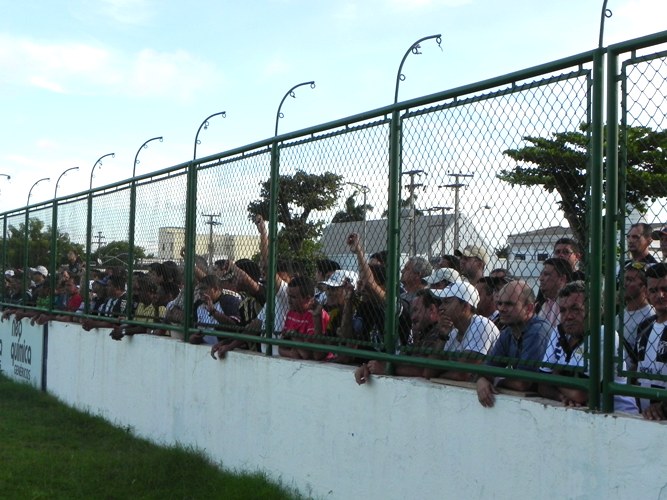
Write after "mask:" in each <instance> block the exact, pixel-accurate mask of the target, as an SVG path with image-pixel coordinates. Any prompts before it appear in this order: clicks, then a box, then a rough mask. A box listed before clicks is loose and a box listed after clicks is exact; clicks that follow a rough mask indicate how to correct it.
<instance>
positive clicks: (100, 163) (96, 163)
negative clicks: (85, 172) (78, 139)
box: [90, 153, 116, 190]
mask: <svg viewBox="0 0 667 500" xmlns="http://www.w3.org/2000/svg"><path fill="white" fill-rule="evenodd" d="M107 156H111V157H112V158H115V157H116V153H107V154H105V155H102V156H100V157H99V158H98V159H97V161H96V162H95V164H94V165H93V168H92V170H91V171H90V189H91V190H92V189H93V174H94V173H95V168H96V167H97V165H99V166H100V167H101V166H102V159H103V158H106V157H107Z"/></svg>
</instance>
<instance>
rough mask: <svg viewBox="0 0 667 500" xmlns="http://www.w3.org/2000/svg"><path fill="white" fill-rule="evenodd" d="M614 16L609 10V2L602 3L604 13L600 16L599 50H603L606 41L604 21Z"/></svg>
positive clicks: (605, 0)
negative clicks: (604, 40)
mask: <svg viewBox="0 0 667 500" xmlns="http://www.w3.org/2000/svg"><path fill="white" fill-rule="evenodd" d="M611 16H612V12H611V9H608V8H607V0H604V2H602V13H601V14H600V39H599V41H598V48H600V49H601V48H602V42H603V39H604V21H605V19H607V18H610V17H611Z"/></svg>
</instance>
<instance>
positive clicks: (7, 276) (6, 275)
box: [5, 269, 14, 278]
mask: <svg viewBox="0 0 667 500" xmlns="http://www.w3.org/2000/svg"><path fill="white" fill-rule="evenodd" d="M12 276H14V270H13V269H7V270H6V271H5V277H6V278H11V277H12Z"/></svg>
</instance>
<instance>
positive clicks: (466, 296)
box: [431, 281, 500, 380]
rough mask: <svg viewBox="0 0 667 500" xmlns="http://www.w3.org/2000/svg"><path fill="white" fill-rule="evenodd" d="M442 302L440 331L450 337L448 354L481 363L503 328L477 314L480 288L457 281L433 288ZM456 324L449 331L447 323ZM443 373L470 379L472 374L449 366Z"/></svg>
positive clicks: (448, 356)
mask: <svg viewBox="0 0 667 500" xmlns="http://www.w3.org/2000/svg"><path fill="white" fill-rule="evenodd" d="M431 293H432V294H433V295H435V296H436V297H438V298H439V299H440V300H441V302H440V307H439V313H440V318H441V321H440V333H441V335H443V334H444V336H445V338H446V341H445V345H444V349H443V350H444V351H445V353H446V354H447V358H449V359H452V360H455V361H461V362H464V363H472V364H478V363H481V362H482V358H483V357H484V355H485V354H486V353H487V352H488V351H489V350H490V349H491V346H492V345H493V343H494V342H495V341H496V339H497V338H498V335H499V334H500V332H499V331H498V327H496V325H494V324H493V322H492V321H491V320H489V319H488V318H485V317H484V316H480V315H478V314H475V312H476V308H477V306H478V305H479V292H478V291H477V288H475V287H474V286H473V285H472V284H470V283H467V282H465V281H455V282H454V283H452V284H451V285H450V286H448V287H447V288H444V289H442V290H431ZM450 323H451V324H452V328H451V330H450V331H449V332H448V331H447V330H448V329H447V326H446V325H449V324H450ZM440 376H441V377H445V378H452V379H455V380H470V378H471V374H470V373H467V372H460V371H454V370H448V371H446V372H445V373H442V374H440Z"/></svg>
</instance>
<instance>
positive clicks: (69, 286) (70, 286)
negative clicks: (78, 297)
mask: <svg viewBox="0 0 667 500" xmlns="http://www.w3.org/2000/svg"><path fill="white" fill-rule="evenodd" d="M65 289H66V291H67V293H68V294H69V295H74V294H76V293H77V292H78V291H79V289H78V287H77V286H76V284H75V283H74V281H72V280H67V282H66V284H65Z"/></svg>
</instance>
